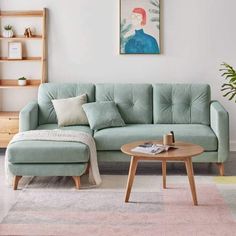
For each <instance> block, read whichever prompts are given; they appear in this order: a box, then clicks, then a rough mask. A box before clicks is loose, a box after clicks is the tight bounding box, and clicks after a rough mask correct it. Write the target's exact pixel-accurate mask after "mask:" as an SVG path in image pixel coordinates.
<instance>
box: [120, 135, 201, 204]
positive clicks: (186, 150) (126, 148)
mask: <svg viewBox="0 0 236 236" xmlns="http://www.w3.org/2000/svg"><path fill="white" fill-rule="evenodd" d="M145 142H147V141H137V142H133V143H128V144H125V145H123V146H122V147H121V151H122V152H123V153H125V154H127V155H129V156H130V157H131V162H130V167H129V175H128V181H127V187H126V194H125V202H128V201H129V197H130V192H131V188H132V185H133V181H134V177H135V173H136V169H137V164H138V161H139V160H156V161H162V178H163V188H166V162H167V161H174V162H178V161H182V162H184V163H185V167H186V170H187V174H188V179H189V184H190V188H191V192H192V198H193V204H194V205H198V202H197V194H196V187H195V181H194V172H193V165H192V157H193V156H196V155H199V154H201V153H202V152H203V151H204V149H203V148H202V147H201V146H199V145H195V144H192V143H185V142H175V145H174V146H175V147H176V149H171V150H169V151H167V152H162V153H159V154H155V155H153V154H145V153H139V152H133V151H131V150H132V149H133V148H135V147H137V146H138V145H141V144H144V143H145ZM148 142H151V143H153V144H162V141H156V140H151V141H148Z"/></svg>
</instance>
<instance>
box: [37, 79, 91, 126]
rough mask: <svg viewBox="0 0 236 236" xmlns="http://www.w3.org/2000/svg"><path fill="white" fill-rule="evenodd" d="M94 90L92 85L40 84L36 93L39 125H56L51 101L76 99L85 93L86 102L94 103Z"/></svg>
mask: <svg viewBox="0 0 236 236" xmlns="http://www.w3.org/2000/svg"><path fill="white" fill-rule="evenodd" d="M94 89H95V86H94V85H93V84H71V83H70V84H69V83H68V84H67V83H63V84H59V83H45V84H41V85H40V87H39V91H38V104H39V124H40V125H41V124H52V123H57V117H56V113H55V110H54V108H53V104H52V100H53V99H60V98H70V97H76V96H79V95H82V94H84V93H86V94H87V98H88V102H94V97H95V91H94ZM68 109H69V107H68Z"/></svg>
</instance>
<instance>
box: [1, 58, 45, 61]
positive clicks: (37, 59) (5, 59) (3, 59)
mask: <svg viewBox="0 0 236 236" xmlns="http://www.w3.org/2000/svg"><path fill="white" fill-rule="evenodd" d="M41 60H42V58H41V57H23V59H8V58H7V57H0V62H13V61H41Z"/></svg>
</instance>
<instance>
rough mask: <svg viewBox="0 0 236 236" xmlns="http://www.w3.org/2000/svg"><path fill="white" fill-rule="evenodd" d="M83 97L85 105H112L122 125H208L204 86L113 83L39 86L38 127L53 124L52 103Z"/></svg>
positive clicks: (207, 97) (54, 121) (208, 102)
mask: <svg viewBox="0 0 236 236" xmlns="http://www.w3.org/2000/svg"><path fill="white" fill-rule="evenodd" d="M95 88H96V90H95ZM84 93H86V94H87V96H88V102H94V101H114V102H115V103H116V104H117V107H118V109H119V111H120V113H121V116H122V118H123V119H124V121H125V123H126V124H151V123H155V124H156V123H159V124H172V123H173V124H206V125H209V119H210V114H209V112H210V86H209V85H207V84H154V85H151V84H115V83H114V84H112V83H106V84H96V85H93V84H71V83H62V84H59V83H46V84H41V85H40V87H39V92H38V104H39V124H40V125H41V124H50V123H57V117H56V113H55V110H54V108H53V104H52V99H60V98H70V97H75V96H79V95H82V94H84ZM95 98H96V99H95ZM68 109H69V108H68Z"/></svg>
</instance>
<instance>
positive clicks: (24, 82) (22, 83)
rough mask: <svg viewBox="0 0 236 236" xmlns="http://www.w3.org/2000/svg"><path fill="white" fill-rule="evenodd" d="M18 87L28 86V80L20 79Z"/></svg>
mask: <svg viewBox="0 0 236 236" xmlns="http://www.w3.org/2000/svg"><path fill="white" fill-rule="evenodd" d="M18 85H19V86H25V85H26V80H23V79H18Z"/></svg>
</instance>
